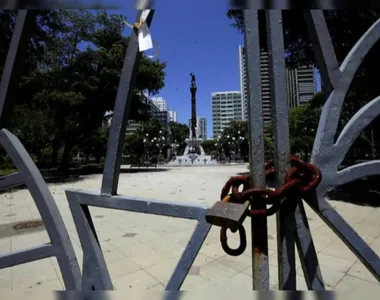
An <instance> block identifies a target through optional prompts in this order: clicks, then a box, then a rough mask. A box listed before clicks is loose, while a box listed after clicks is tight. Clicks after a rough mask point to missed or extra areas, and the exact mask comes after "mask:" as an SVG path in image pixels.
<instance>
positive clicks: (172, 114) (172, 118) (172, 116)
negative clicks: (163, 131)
mask: <svg viewBox="0 0 380 300" xmlns="http://www.w3.org/2000/svg"><path fill="white" fill-rule="evenodd" d="M168 113H169V122H177V112H176V111H173V110H169V111H168Z"/></svg>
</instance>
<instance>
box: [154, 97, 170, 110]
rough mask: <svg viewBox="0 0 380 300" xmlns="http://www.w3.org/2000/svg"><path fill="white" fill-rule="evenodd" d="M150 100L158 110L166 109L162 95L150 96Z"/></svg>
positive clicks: (166, 104)
mask: <svg viewBox="0 0 380 300" xmlns="http://www.w3.org/2000/svg"><path fill="white" fill-rule="evenodd" d="M151 100H152V102H153V103H154V104H155V105H156V106H157V107H158V109H159V110H161V111H164V110H166V111H168V103H167V102H166V100H165V99H164V98H162V97H152V98H151Z"/></svg>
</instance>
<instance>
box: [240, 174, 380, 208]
mask: <svg viewBox="0 0 380 300" xmlns="http://www.w3.org/2000/svg"><path fill="white" fill-rule="evenodd" d="M237 175H249V172H241V173H237ZM379 182H380V176H371V177H368V178H363V179H358V180H356V181H352V182H350V183H347V184H345V185H341V186H339V187H337V188H335V189H334V190H332V191H330V192H328V193H327V194H326V197H327V199H328V200H330V201H343V202H347V203H352V204H356V205H363V206H372V207H380V185H379ZM267 184H268V187H270V188H275V178H274V176H271V177H270V178H267Z"/></svg>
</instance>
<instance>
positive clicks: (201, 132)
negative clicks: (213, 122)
mask: <svg viewBox="0 0 380 300" xmlns="http://www.w3.org/2000/svg"><path fill="white" fill-rule="evenodd" d="M196 126H197V127H196V128H195V134H196V135H197V138H201V139H203V140H207V119H206V118H205V117H197V123H196ZM189 131H190V132H189V135H190V136H191V118H189Z"/></svg>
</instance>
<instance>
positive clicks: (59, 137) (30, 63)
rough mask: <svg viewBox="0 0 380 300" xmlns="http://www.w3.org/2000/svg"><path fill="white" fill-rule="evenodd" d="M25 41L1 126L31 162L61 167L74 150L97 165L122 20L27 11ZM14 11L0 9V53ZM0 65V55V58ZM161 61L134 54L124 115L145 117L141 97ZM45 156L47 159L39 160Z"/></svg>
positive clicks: (122, 42)
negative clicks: (6, 121)
mask: <svg viewBox="0 0 380 300" xmlns="http://www.w3.org/2000/svg"><path fill="white" fill-rule="evenodd" d="M33 13H34V14H35V15H36V16H37V17H36V21H35V22H34V23H33V24H31V26H32V27H35V28H33V36H32V38H31V41H30V43H29V46H28V51H27V60H26V63H25V64H26V66H24V68H23V72H22V73H21V74H22V77H21V78H19V82H18V87H17V89H16V93H14V94H12V96H11V97H12V99H8V102H11V103H14V104H15V107H14V112H13V115H12V116H13V117H12V118H11V122H10V125H9V128H10V129H12V130H13V131H14V132H15V133H16V134H17V135H18V136H19V137H20V139H21V141H22V142H23V143H24V144H25V146H26V148H27V150H29V152H30V153H31V154H33V155H35V156H36V159H37V161H38V162H39V163H41V162H42V160H45V161H46V160H47V161H49V162H50V163H52V164H56V163H58V161H59V160H60V164H61V167H62V168H63V169H67V168H68V166H69V163H70V160H71V158H72V155H73V154H74V152H75V151H79V152H81V153H82V154H83V155H84V156H85V157H86V158H89V157H93V158H95V159H96V160H97V161H99V160H101V158H102V157H103V156H104V154H105V147H106V145H107V141H106V140H107V130H106V129H103V128H102V122H103V121H104V115H105V112H107V111H110V110H112V109H113V107H114V103H115V98H116V92H117V88H118V85H119V79H120V73H121V69H122V66H123V61H124V56H125V53H126V49H127V46H128V38H125V37H123V36H122V32H123V30H124V27H125V24H124V23H123V22H122V17H121V16H118V15H112V14H111V15H110V14H107V13H106V12H104V11H96V12H90V11H86V10H57V11H55V10H52V11H33ZM14 21H15V13H14V12H9V11H0V33H2V34H0V36H1V38H0V41H1V42H2V43H0V54H1V53H3V54H5V53H7V48H8V45H9V42H10V38H11V32H12V26H14ZM0 57H1V58H0V68H2V66H3V65H4V62H5V60H4V59H5V55H0ZM165 67H166V63H164V62H161V61H159V60H155V61H152V60H151V59H149V58H147V57H145V56H144V55H143V56H142V58H141V60H140V64H139V67H138V70H137V73H136V84H135V90H134V96H133V100H132V105H131V107H132V109H131V111H130V114H129V117H130V119H134V120H147V119H149V112H148V109H147V106H146V104H145V103H144V102H142V101H140V99H141V98H140V96H139V95H141V94H142V93H148V94H156V93H158V91H159V90H160V89H161V88H162V87H163V86H164V78H165V72H164V69H165ZM0 71H1V69H0ZM46 156H50V157H48V158H46Z"/></svg>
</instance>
